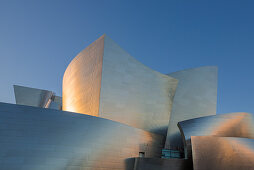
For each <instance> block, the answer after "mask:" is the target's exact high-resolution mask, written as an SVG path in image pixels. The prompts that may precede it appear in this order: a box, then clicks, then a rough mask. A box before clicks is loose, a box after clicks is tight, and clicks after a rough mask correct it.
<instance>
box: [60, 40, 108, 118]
mask: <svg viewBox="0 0 254 170" xmlns="http://www.w3.org/2000/svg"><path fill="white" fill-rule="evenodd" d="M103 49H104V36H102V37H100V38H99V39H98V40H96V41H95V42H93V43H92V44H91V45H89V46H88V47H87V48H86V49H84V50H83V51H81V52H80V53H79V54H78V55H77V56H76V57H75V58H74V59H73V60H72V61H71V63H70V64H69V66H68V67H67V69H66V71H65V73H64V77H63V94H62V95H63V110H65V111H71V112H77V113H83V114H88V115H92V116H98V113H99V100H100V88H101V70H102V56H103Z"/></svg>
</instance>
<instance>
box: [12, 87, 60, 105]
mask: <svg viewBox="0 0 254 170" xmlns="http://www.w3.org/2000/svg"><path fill="white" fill-rule="evenodd" d="M13 87H14V94H15V100H16V104H20V105H26V106H35V107H42V108H52V109H57V110H61V107H62V98H61V97H59V96H55V94H54V93H53V92H52V91H48V90H42V89H36V88H31V87H25V86H18V85H14V86H13Z"/></svg>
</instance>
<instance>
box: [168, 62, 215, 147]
mask: <svg viewBox="0 0 254 170" xmlns="http://www.w3.org/2000/svg"><path fill="white" fill-rule="evenodd" d="M169 76H171V77H174V78H176V79H178V81H179V82H178V86H177V89H176V93H175V97H174V104H173V108H172V112H171V116H170V121H169V127H168V134H167V139H166V143H165V148H167V149H173V150H178V149H181V148H183V143H182V138H181V134H180V131H179V129H178V127H177V123H178V122H180V121H183V120H187V119H192V118H197V117H201V116H208V115H215V114H216V103H217V67H215V66H206V67H199V68H194V69H188V70H183V71H179V72H175V73H171V74H169Z"/></svg>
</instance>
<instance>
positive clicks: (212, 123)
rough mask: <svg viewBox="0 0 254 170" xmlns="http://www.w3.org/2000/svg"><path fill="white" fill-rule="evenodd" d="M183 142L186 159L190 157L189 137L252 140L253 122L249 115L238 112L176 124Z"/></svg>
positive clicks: (253, 134)
mask: <svg viewBox="0 0 254 170" xmlns="http://www.w3.org/2000/svg"><path fill="white" fill-rule="evenodd" d="M178 126H179V128H180V131H181V133H182V137H183V140H184V141H185V149H186V151H187V153H188V157H190V156H191V144H192V142H191V141H190V139H191V136H221V137H242V138H251V139H254V120H253V115H252V114H250V113H244V112H238V113H228V114H219V115H215V116H205V117H200V118H196V119H190V120H186V121H182V122H179V123H178Z"/></svg>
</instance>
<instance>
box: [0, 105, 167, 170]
mask: <svg viewBox="0 0 254 170" xmlns="http://www.w3.org/2000/svg"><path fill="white" fill-rule="evenodd" d="M0 129H1V130H0V160H1V162H0V169H1V170H73V169H79V170H102V169H103V170H127V169H128V168H127V167H128V164H127V162H126V159H127V158H130V157H138V156H139V152H144V155H145V156H146V157H160V153H161V149H162V147H163V141H164V137H162V136H161V135H157V134H153V133H149V132H147V131H144V130H141V129H137V128H133V127H130V126H127V125H124V124H121V123H118V122H114V121H111V120H107V119H104V118H99V117H94V116H89V115H84V114H77V113H72V112H64V111H58V110H53V109H43V108H39V107H31V106H22V105H14V104H5V103H0Z"/></svg>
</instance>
